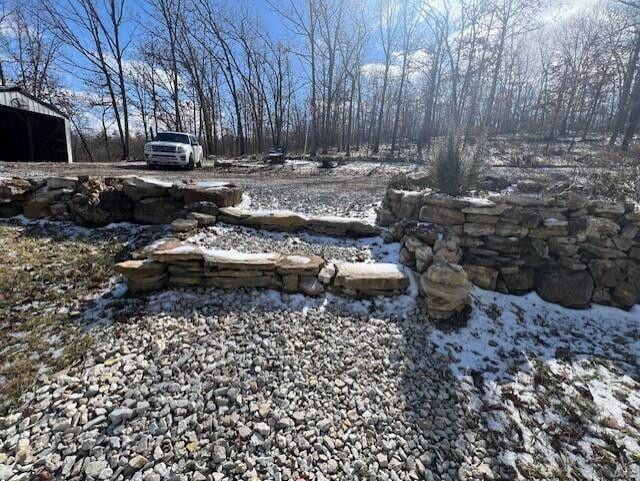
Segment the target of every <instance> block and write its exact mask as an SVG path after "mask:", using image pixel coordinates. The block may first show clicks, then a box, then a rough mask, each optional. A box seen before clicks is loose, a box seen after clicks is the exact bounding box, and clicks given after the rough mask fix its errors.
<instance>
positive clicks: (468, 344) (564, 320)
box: [431, 289, 640, 480]
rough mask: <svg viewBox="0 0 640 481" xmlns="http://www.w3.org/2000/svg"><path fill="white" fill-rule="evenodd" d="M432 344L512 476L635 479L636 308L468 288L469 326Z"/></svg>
mask: <svg viewBox="0 0 640 481" xmlns="http://www.w3.org/2000/svg"><path fill="white" fill-rule="evenodd" d="M431 341H432V342H433V343H434V344H436V346H437V349H438V351H439V352H440V353H442V354H445V355H447V356H448V357H449V358H450V361H451V364H450V366H451V369H452V371H453V373H454V375H455V376H457V377H458V378H459V380H460V386H461V387H462V388H463V389H464V390H465V391H466V392H467V393H468V394H469V395H470V398H471V403H470V408H471V409H472V410H473V411H476V412H478V413H479V414H480V415H481V416H482V418H483V420H484V422H485V424H486V426H487V428H488V429H489V430H490V431H492V433H493V436H494V439H495V442H496V444H497V445H498V446H499V447H500V449H501V459H502V462H503V463H504V464H507V465H511V466H512V467H513V469H514V473H515V474H517V475H518V476H519V477H522V478H525V479H531V478H534V479H537V478H544V477H554V476H555V477H561V478H562V476H567V477H568V478H570V479H592V480H605V479H639V478H638V477H639V476H640V467H639V465H638V462H639V461H640V447H639V445H638V440H640V418H638V415H639V414H640V390H639V387H640V384H639V382H638V381H639V380H640V369H639V364H638V363H639V360H638V356H639V355H640V306H636V307H634V308H633V309H632V310H631V311H630V312H624V311H622V310H620V309H615V308H609V307H603V306H594V307H592V308H591V309H588V310H571V309H565V308H563V307H560V306H556V305H553V304H549V303H546V302H544V301H543V300H541V299H540V298H539V297H538V296H537V295H536V294H529V295H526V296H522V297H515V296H507V295H502V294H499V293H494V292H488V291H482V290H480V289H475V290H474V291H473V311H472V314H471V318H470V320H469V324H468V326H467V327H465V328H464V329H461V330H459V331H455V332H442V331H438V330H436V331H434V332H433V334H432V335H431ZM562 479H565V478H562Z"/></svg>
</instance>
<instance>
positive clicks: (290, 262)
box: [276, 255, 324, 276]
mask: <svg viewBox="0 0 640 481" xmlns="http://www.w3.org/2000/svg"><path fill="white" fill-rule="evenodd" d="M323 264H324V259H323V258H322V257H318V256H304V255H288V256H284V257H282V258H281V259H280V260H279V261H278V265H277V267H276V271H277V272H278V273H280V274H300V275H308V276H316V275H317V274H318V272H319V271H320V268H321V267H322V265H323Z"/></svg>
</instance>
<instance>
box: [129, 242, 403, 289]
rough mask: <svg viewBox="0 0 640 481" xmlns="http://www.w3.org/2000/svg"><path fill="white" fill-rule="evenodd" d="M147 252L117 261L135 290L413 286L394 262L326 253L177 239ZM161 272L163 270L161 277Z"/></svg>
mask: <svg viewBox="0 0 640 481" xmlns="http://www.w3.org/2000/svg"><path fill="white" fill-rule="evenodd" d="M148 255H149V257H150V259H151V260H146V259H140V260H135V261H127V262H123V263H120V264H118V266H117V270H118V272H121V273H122V274H123V275H124V276H125V277H126V278H127V281H128V282H129V285H130V286H133V289H132V291H134V292H144V291H149V290H155V289H159V288H162V287H165V285H168V286H174V287H200V286H201V287H217V288H222V289H236V288H240V287H264V288H271V289H277V290H281V291H284V292H301V293H304V294H307V295H312V296H315V295H320V294H322V293H323V292H325V290H329V291H331V292H335V293H338V294H344V295H349V296H354V297H359V298H361V297H374V296H395V295H399V294H402V293H403V292H405V291H406V289H407V287H408V286H409V279H408V277H407V276H406V274H405V273H404V272H402V270H400V268H399V267H398V266H397V265H395V264H364V263H338V264H329V265H325V261H324V259H322V258H321V257H318V256H314V255H281V254H277V253H262V254H249V253H241V252H236V251H222V250H208V249H203V248H201V247H198V246H193V245H189V244H184V243H182V242H180V241H177V240H171V241H167V242H165V243H162V244H160V245H158V246H154V248H153V249H152V250H151V251H150V252H148ZM160 266H161V267H160ZM152 268H153V269H155V270H154V271H153V273H151V269H152ZM160 273H162V275H163V276H164V277H163V278H162V279H160V278H159V277H160V275H161V274H160ZM152 274H153V276H156V277H157V278H156V277H154V280H155V281H157V282H155V283H154V282H151V280H150V279H148V277H150V276H151V275H152ZM143 281H144V282H143ZM161 281H162V282H161Z"/></svg>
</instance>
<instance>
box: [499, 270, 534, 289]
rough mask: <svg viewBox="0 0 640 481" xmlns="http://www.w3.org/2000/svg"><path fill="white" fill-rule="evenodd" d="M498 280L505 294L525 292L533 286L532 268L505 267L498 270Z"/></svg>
mask: <svg viewBox="0 0 640 481" xmlns="http://www.w3.org/2000/svg"><path fill="white" fill-rule="evenodd" d="M500 281H501V282H502V284H503V285H504V287H505V292H506V293H507V294H516V295H521V294H526V293H527V292H531V291H532V290H533V288H534V286H535V278H534V273H533V270H532V269H526V268H522V269H519V268H516V269H513V270H510V269H505V270H503V271H502V272H500Z"/></svg>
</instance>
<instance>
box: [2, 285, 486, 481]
mask: <svg viewBox="0 0 640 481" xmlns="http://www.w3.org/2000/svg"><path fill="white" fill-rule="evenodd" d="M285 302H288V301H287V300H286V299H285ZM427 334H428V329H426V328H425V326H424V325H419V324H416V323H415V322H413V321H402V320H399V319H396V318H395V317H394V316H389V315H388V314H382V315H381V314H380V313H379V314H378V315H376V311H375V310H374V311H373V312H372V313H371V314H368V315H354V314H349V313H346V312H341V311H334V310H332V309H331V308H330V307H328V306H325V307H316V306H311V307H309V306H303V305H301V306H299V307H298V308H293V309H292V308H288V307H286V306H285V305H283V304H282V302H278V300H277V299H273V296H270V295H269V294H260V293H257V292H256V291H247V292H236V293H222V292H219V291H214V290H212V291H206V293H204V292H203V294H200V295H198V294H186V293H181V292H171V291H170V292H167V293H164V294H162V295H159V296H157V297H154V298H151V299H150V300H149V303H148V304H147V306H146V311H145V312H142V311H140V310H138V311H137V314H136V316H135V318H131V319H129V320H128V321H127V322H126V323H125V324H122V325H114V326H113V327H111V328H109V329H107V330H106V331H105V332H104V335H103V336H101V342H100V343H98V344H97V345H96V347H95V348H94V349H92V350H91V351H90V352H89V353H88V355H87V357H86V359H85V361H84V362H83V363H82V365H80V366H77V367H73V368H72V369H70V370H69V371H68V372H65V373H63V374H61V375H59V376H57V377H55V378H51V379H50V380H49V381H48V382H47V383H46V384H45V385H43V386H42V387H41V388H40V389H38V390H37V391H36V392H35V393H34V394H33V395H32V396H31V398H30V399H29V400H28V401H27V403H26V404H25V406H24V407H23V409H22V411H21V412H22V413H24V416H25V417H23V416H22V415H21V414H19V413H18V414H16V415H14V416H13V417H11V418H9V419H5V421H4V425H5V428H4V431H2V434H1V435H0V439H1V441H0V443H1V444H0V452H2V451H5V452H8V453H15V451H16V449H17V450H19V454H15V456H16V458H19V459H20V462H19V463H18V464H17V465H16V466H15V467H14V468H12V469H14V470H15V471H18V472H20V471H22V470H23V469H24V470H26V471H27V472H28V471H31V470H32V469H33V466H34V465H35V466H38V467H39V468H37V469H42V468H44V469H47V470H49V471H51V472H54V471H55V472H56V473H59V476H60V479H144V480H160V479H180V480H192V479H193V480H205V479H216V480H220V479H252V480H254V479H255V480H258V479H274V480H280V479H282V480H287V479H293V480H297V479H365V478H367V479H407V480H408V479H450V480H454V479H460V478H459V477H460V476H465V477H464V478H463V479H476V478H480V479H481V476H482V475H481V474H478V473H481V472H483V471H486V470H487V469H488V467H489V464H486V463H491V459H490V458H491V454H490V451H489V450H487V449H486V448H485V447H484V446H485V443H484V441H483V440H482V436H483V435H482V429H481V428H480V427H479V426H478V425H477V418H476V417H471V416H467V415H466V408H465V405H466V403H465V399H464V398H463V397H461V395H460V393H459V390H458V389H457V386H456V382H455V381H454V378H453V377H452V376H451V373H450V371H449V369H448V367H447V365H446V363H444V362H443V358H441V357H440V356H438V355H434V354H433V352H432V347H431V346H430V344H429V342H428V336H427ZM23 440H28V443H27V442H26V441H23ZM20 449H21V451H20ZM482 461H484V462H485V464H481V462H482ZM15 471H14V472H15ZM465 473H468V474H470V475H471V477H466V474H465ZM83 476H86V478H83ZM16 479H17V478H16Z"/></svg>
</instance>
